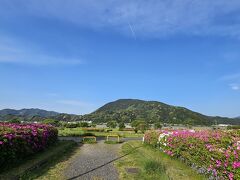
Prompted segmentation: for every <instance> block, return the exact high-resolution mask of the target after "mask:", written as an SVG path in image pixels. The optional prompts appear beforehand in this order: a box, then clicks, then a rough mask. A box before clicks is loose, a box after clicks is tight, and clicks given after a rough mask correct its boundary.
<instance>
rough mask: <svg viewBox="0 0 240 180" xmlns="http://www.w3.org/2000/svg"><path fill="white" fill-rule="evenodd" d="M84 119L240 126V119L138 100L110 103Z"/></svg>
mask: <svg viewBox="0 0 240 180" xmlns="http://www.w3.org/2000/svg"><path fill="white" fill-rule="evenodd" d="M82 119H83V120H92V121H93V122H95V123H99V122H108V121H111V120H116V121H118V122H131V121H133V120H145V121H147V122H149V123H155V122H162V123H173V124H192V125H212V124H222V123H224V124H240V120H239V119H231V118H225V117H211V116H206V115H203V114H200V113H197V112H194V111H191V110H189V109H187V108H184V107H178V106H171V105H168V104H164V103H161V102H157V101H143V100H138V99H120V100H117V101H114V102H110V103H108V104H106V105H104V106H103V107H101V108H99V109H98V110H96V111H95V112H93V113H91V114H88V115H84V116H83V117H82Z"/></svg>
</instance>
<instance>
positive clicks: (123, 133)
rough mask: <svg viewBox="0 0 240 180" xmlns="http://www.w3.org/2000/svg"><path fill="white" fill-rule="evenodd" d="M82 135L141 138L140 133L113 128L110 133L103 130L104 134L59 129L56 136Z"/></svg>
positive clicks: (74, 129)
mask: <svg viewBox="0 0 240 180" xmlns="http://www.w3.org/2000/svg"><path fill="white" fill-rule="evenodd" d="M84 133H93V134H94V135H95V136H107V135H109V134H118V135H120V136H122V137H143V134H142V133H135V132H134V131H119V129H117V128H115V129H112V131H110V132H107V129H105V131H104V132H95V131H83V129H82V128H80V127H78V128H59V129H58V134H59V136H82V135H84Z"/></svg>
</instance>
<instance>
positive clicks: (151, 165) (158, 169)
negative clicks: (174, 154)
mask: <svg viewBox="0 0 240 180" xmlns="http://www.w3.org/2000/svg"><path fill="white" fill-rule="evenodd" d="M144 170H145V171H146V173H148V174H156V173H158V174H163V173H165V167H164V165H163V164H161V163H160V162H158V161H154V160H149V161H147V162H146V163H145V164H144Z"/></svg>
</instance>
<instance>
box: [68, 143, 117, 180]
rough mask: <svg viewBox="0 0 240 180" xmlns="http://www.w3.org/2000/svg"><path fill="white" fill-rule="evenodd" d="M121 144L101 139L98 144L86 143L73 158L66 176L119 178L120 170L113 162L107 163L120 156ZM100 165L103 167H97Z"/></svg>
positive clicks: (88, 179) (92, 179)
mask: <svg viewBox="0 0 240 180" xmlns="http://www.w3.org/2000/svg"><path fill="white" fill-rule="evenodd" d="M121 145H122V144H112V145H111V144H105V143H104V141H99V142H98V143H97V144H84V145H83V146H81V147H80V148H79V151H78V152H77V153H76V154H75V155H74V156H73V157H72V158H71V160H70V164H69V166H68V167H67V169H66V172H65V176H66V178H67V179H69V180H72V179H74V180H75V179H76V180H78V179H81V180H118V172H117V170H116V169H115V167H114V165H113V162H112V163H109V164H106V163H108V162H110V161H112V160H113V159H115V158H117V157H118V151H119V150H120V147H121ZM104 164H106V165H104ZM102 165H103V166H102ZM99 166H101V167H100V168H97V167H99ZM95 168H97V169H95ZM86 172H88V173H86ZM85 173H86V174H85Z"/></svg>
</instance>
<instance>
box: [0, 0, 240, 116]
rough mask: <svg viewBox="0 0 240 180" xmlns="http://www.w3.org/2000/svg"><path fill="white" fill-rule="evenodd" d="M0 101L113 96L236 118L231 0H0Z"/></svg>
mask: <svg viewBox="0 0 240 180" xmlns="http://www.w3.org/2000/svg"><path fill="white" fill-rule="evenodd" d="M0 81H1V87H0V109H3V108H16V109H20V108H30V107H34V108H43V109H47V110H55V111H59V112H67V113H77V114H84V113H89V112H92V111H94V110H95V109H97V108H98V107H100V106H101V105H103V104H104V103H107V102H109V101H113V100H117V99H119V98H138V99H144V100H157V101H161V102H165V103H168V104H172V105H178V106H185V107H187V108H189V109H192V110H194V111H198V112H201V113H203V114H207V115H221V116H229V117H235V116H240V109H239V107H240V1H238V0H232V1H227V0H218V1H212V0H163V1H155V0H149V1H137V0H122V1H112V0H102V1H99V0H68V1H64V0H41V1H31V0H11V1H9V0H1V1H0Z"/></svg>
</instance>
